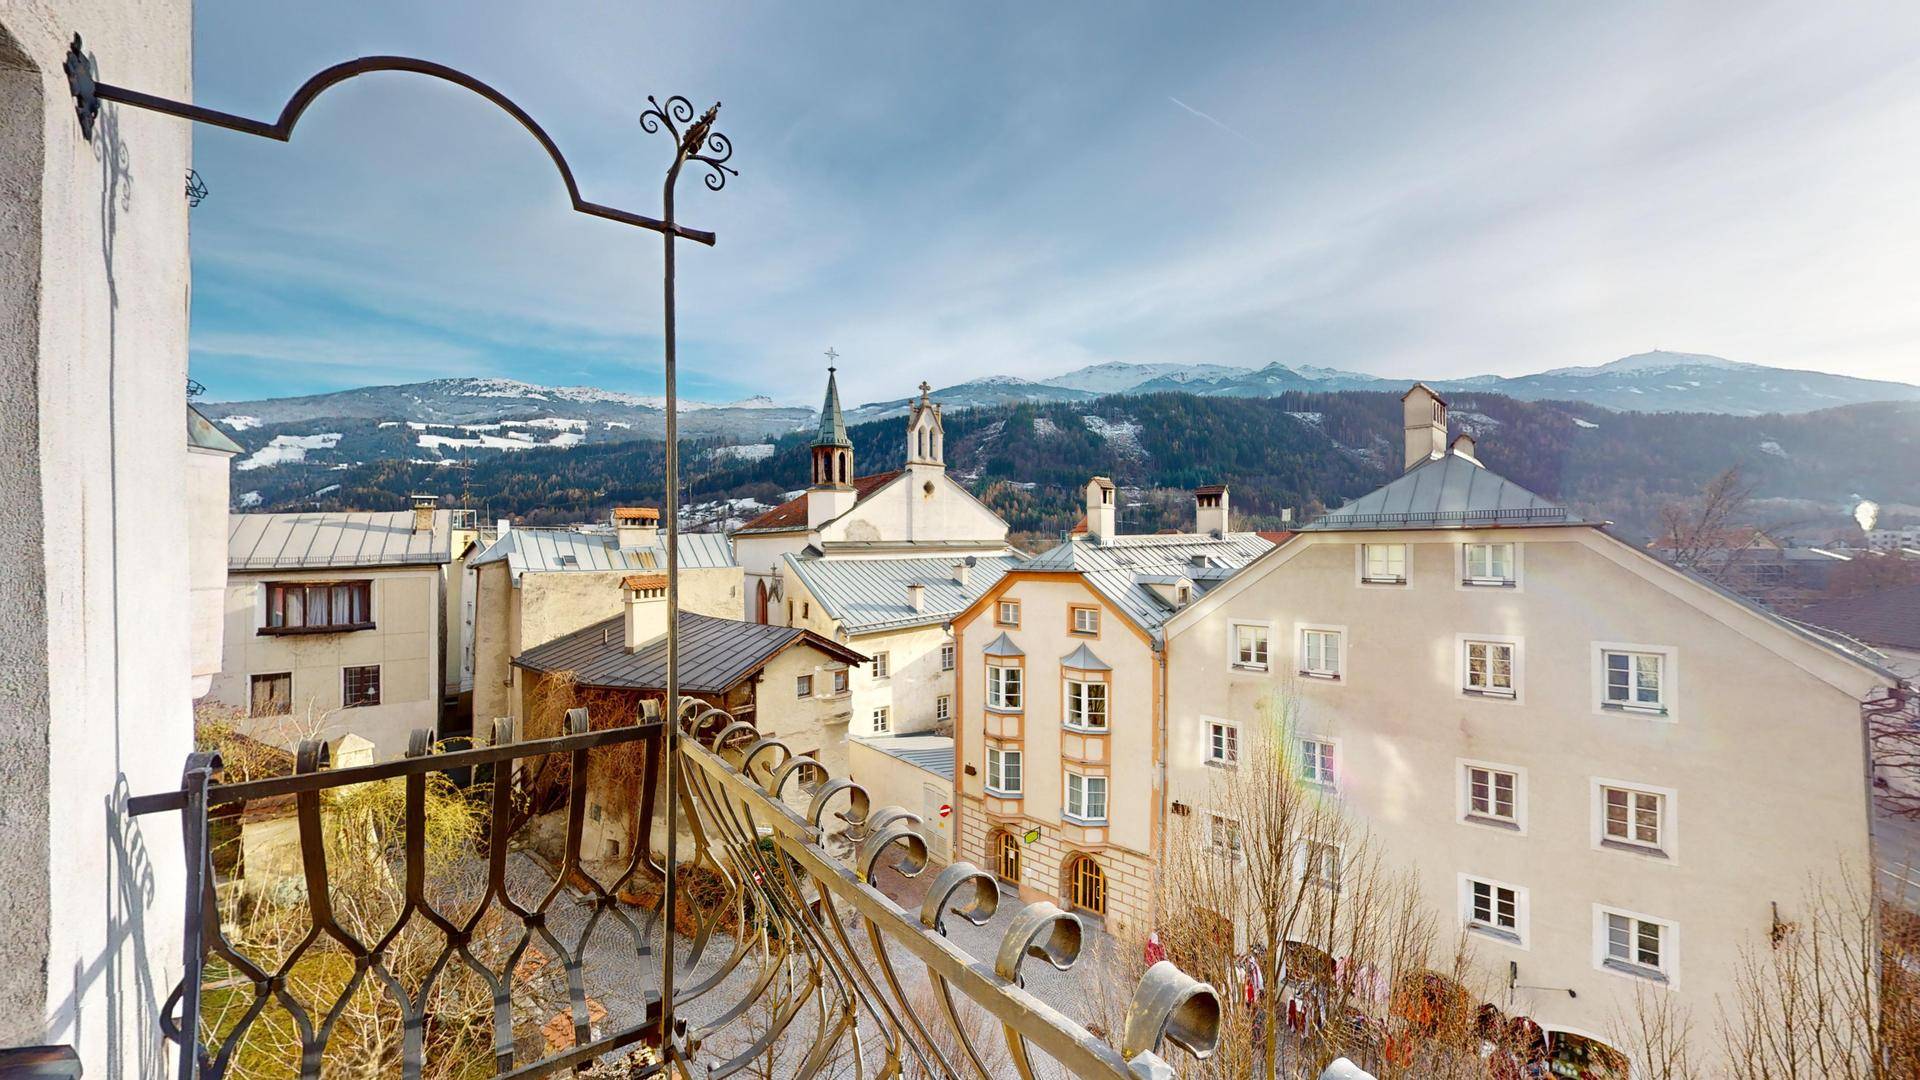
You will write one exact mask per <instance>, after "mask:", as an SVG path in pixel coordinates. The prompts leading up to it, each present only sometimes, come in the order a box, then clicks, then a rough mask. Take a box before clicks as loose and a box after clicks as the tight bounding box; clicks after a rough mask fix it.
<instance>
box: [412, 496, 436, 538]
mask: <svg viewBox="0 0 1920 1080" xmlns="http://www.w3.org/2000/svg"><path fill="white" fill-rule="evenodd" d="M439 502H440V496H438V495H415V496H414V497H413V531H414V532H417V533H430V532H432V531H433V508H434V507H435V506H436V505H438V504H439Z"/></svg>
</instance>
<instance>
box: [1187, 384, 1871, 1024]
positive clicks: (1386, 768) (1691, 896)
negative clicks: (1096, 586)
mask: <svg viewBox="0 0 1920 1080" xmlns="http://www.w3.org/2000/svg"><path fill="white" fill-rule="evenodd" d="M1405 412H1406V428H1407V453H1406V471H1405V473H1404V474H1403V475H1402V476H1401V477H1399V478H1398V479H1396V480H1394V481H1393V482H1391V483H1389V484H1387V485H1386V486H1385V487H1383V488H1380V489H1378V490H1376V491H1375V492H1373V493H1371V494H1369V495H1366V496H1364V497H1362V498H1360V499H1357V500H1355V501H1353V502H1351V503H1349V504H1347V505H1346V506H1343V507H1342V508H1340V509H1339V510H1336V511H1334V512H1332V513H1330V514H1328V515H1326V516H1325V517H1323V518H1322V519H1320V520H1319V521H1317V522H1314V523H1312V524H1310V525H1308V526H1306V527H1305V528H1304V529H1303V530H1302V532H1301V533H1300V534H1299V535H1297V536H1295V537H1294V538H1293V539H1292V540H1290V541H1289V542H1288V543H1286V544H1284V545H1281V546H1280V547H1278V548H1276V549H1274V550H1273V551H1271V552H1269V553H1267V554H1266V555H1264V556H1263V557H1261V558H1260V559H1258V560H1256V561H1255V562H1253V563H1252V564H1251V565H1249V566H1248V567H1247V568H1246V569H1245V570H1243V571H1242V572H1240V573H1239V574H1237V575H1235V576H1234V577H1233V578H1232V579H1231V580H1229V581H1227V582H1225V583H1224V584H1222V585H1221V586H1220V587H1219V588H1217V589H1214V590H1212V591H1210V592H1208V593H1206V594H1204V595H1200V596H1197V597H1196V598H1195V599H1194V601H1193V602H1192V603H1191V604H1189V605H1187V606H1186V607H1184V608H1183V609H1182V610H1180V611H1179V612H1178V613H1177V614H1174V615H1172V617H1171V618H1169V619H1168V620H1167V623H1166V627H1165V633H1166V637H1167V640H1168V649H1167V684H1168V685H1169V686H1170V687H1173V688H1175V689H1173V690H1172V691H1171V692H1170V693H1169V695H1168V700H1167V720H1166V732H1167V736H1166V737H1167V743H1168V746H1167V752H1166V765H1167V785H1166V793H1165V800H1166V802H1165V805H1164V806H1162V807H1160V808H1159V809H1160V811H1161V812H1163V813H1165V812H1168V811H1170V810H1174V809H1182V810H1187V811H1188V812H1197V813H1206V812H1207V809H1208V799H1209V797H1210V794H1211V793H1212V792H1213V791H1215V790H1216V789H1215V787H1214V782H1215V779H1216V777H1218V776H1219V775H1221V772H1222V770H1231V769H1232V768H1234V767H1235V766H1236V763H1237V754H1238V747H1239V746H1240V745H1242V743H1243V742H1244V741H1245V740H1244V738H1243V733H1245V732H1247V731H1248V730H1249V727H1250V726H1251V725H1257V724H1261V723H1263V722H1265V718H1266V717H1268V716H1269V715H1272V714H1270V713H1269V712H1266V711H1263V710H1262V708H1261V706H1262V703H1263V702H1266V701H1269V700H1273V699H1284V700H1286V701H1288V702H1289V703H1290V704H1291V705H1292V707H1293V714H1294V716H1295V720H1294V730H1293V732H1292V734H1291V737H1294V738H1297V739H1299V740H1300V745H1299V746H1298V747H1297V748H1296V749H1297V752H1298V753H1297V756H1298V759H1299V761H1300V768H1301V771H1302V776H1301V782H1302V783H1305V784H1310V785H1313V786H1314V787H1315V788H1316V789H1318V790H1319V791H1321V792H1323V793H1325V794H1327V795H1328V796H1330V797H1334V798H1337V799H1338V800H1339V802H1340V803H1341V804H1342V805H1343V806H1344V807H1346V808H1347V809H1348V810H1350V811H1351V812H1352V813H1353V814H1354V815H1355V816H1356V818H1357V820H1358V821H1359V823H1360V824H1361V826H1362V827H1363V828H1364V829H1365V830H1367V831H1368V832H1369V833H1370V834H1371V835H1372V837H1373V838H1374V839H1375V840H1376V841H1377V843H1378V844H1379V845H1380V850H1381V852H1382V853H1383V854H1384V856H1385V858H1386V860H1387V864H1388V865H1390V866H1395V867H1409V868H1413V869H1415V870H1417V871H1418V873H1419V876H1420V879H1421V882H1422V884H1423V886H1424V889H1425V891H1426V895H1427V898H1428V900H1429V901H1430V903H1431V904H1432V905H1433V907H1434V909H1435V913H1436V915H1437V916H1438V917H1439V918H1440V919H1441V921H1442V925H1451V926H1461V927H1464V928H1466V930H1467V932H1468V936H1469V938H1470V940H1471V941H1472V943H1473V947H1474V954H1475V958H1476V962H1477V963H1479V964H1481V965H1483V966H1484V969H1485V974H1486V981H1487V983H1488V985H1496V986H1499V987H1502V988H1508V987H1511V989H1506V990H1504V992H1503V994H1502V996H1501V997H1500V999H1499V1000H1497V1001H1495V1004H1496V1005H1498V1006H1499V1007H1500V1008H1502V1009H1503V1010H1505V1011H1506V1012H1507V1013H1508V1014H1509V1015H1525V1016H1529V1017H1531V1018H1533V1019H1534V1020H1535V1021H1537V1022H1538V1023H1539V1024H1541V1025H1542V1026H1543V1027H1544V1028H1545V1029H1546V1030H1547V1031H1548V1032H1549V1034H1550V1036H1551V1037H1552V1041H1553V1048H1554V1052H1555V1053H1556V1054H1557V1053H1562V1052H1565V1053H1569V1054H1571V1053H1574V1052H1577V1050H1576V1048H1577V1047H1578V1046H1579V1045H1580V1044H1581V1041H1582V1040H1583V1039H1595V1040H1600V1041H1602V1042H1608V1041H1614V1042H1615V1045H1624V1044H1623V1043H1620V1042H1618V1041H1616V1040H1617V1035H1616V1030H1617V1023H1618V1020H1619V1017H1621V1016H1622V1015H1625V1014H1631V1012H1632V1002H1633V999H1634V995H1635V993H1636V992H1637V991H1652V992H1654V993H1657V994H1661V995H1674V996H1676V997H1677V998H1678V1003H1679V1004H1681V1005H1683V1006H1684V1007H1685V1008H1686V1009H1688V1010H1689V1011H1690V1012H1691V1014H1692V1015H1693V1017H1694V1018H1695V1020H1696V1025H1695V1027H1696V1034H1698V1035H1699V1036H1701V1038H1702V1039H1703V1040H1710V1039H1711V1033H1712V1030H1713V1026H1712V1025H1713V1020H1714V1018H1715V1016H1716V1015H1717V1013H1716V1007H1717V1006H1716V1002H1717V1001H1724V1000H1730V999H1731V996H1732V994H1733V992H1734V977H1735V971H1736V967H1737V964H1738V961H1739V957H1740V954H1741V951H1742V950H1743V949H1764V948H1765V947H1766V946H1767V943H1768V934H1769V932H1770V931H1771V930H1772V929H1773V928H1774V927H1775V925H1776V923H1775V920H1776V919H1780V920H1785V921H1787V922H1793V921H1796V920H1799V919H1802V918H1803V917H1804V915H1805V913H1806V912H1805V907H1804V905H1803V898H1804V896H1805V891H1806V889H1807V888H1808V886H1809V883H1810V882H1816V881H1824V882H1826V883H1828V885H1829V886H1832V887H1838V884H1837V879H1838V875H1840V874H1842V873H1855V874H1859V873H1864V872H1865V870H1866V868H1867V867H1868V865H1869V859H1868V855H1869V852H1868V821H1869V806H1868V790H1867V786H1866V784H1865V782H1864V779H1863V778H1864V777H1865V775H1866V772H1867V760H1866V750H1865V745H1864V739H1863V735H1862V730H1863V729H1862V719H1861V702H1862V699H1863V698H1865V697H1867V696H1869V695H1870V694H1872V693H1873V692H1874V690H1875V688H1876V687H1879V686H1884V685H1886V684H1888V683H1889V681H1890V680H1891V678H1892V676H1891V675H1890V674H1889V673H1888V672H1885V671H1883V670H1879V669H1877V668H1875V667H1874V666H1872V665H1870V664H1869V663H1867V662H1865V661H1863V660H1862V659H1861V658H1859V657H1858V656H1856V655H1853V654H1851V653H1849V652H1847V651H1845V650H1843V649H1841V648H1839V647H1837V646H1836V645H1835V644H1834V643H1833V642H1831V641H1829V640H1826V639H1823V638H1820V637H1816V636H1814V635H1811V634H1809V633H1807V632H1806V631H1804V630H1802V629H1800V628H1798V627H1796V626H1794V625H1792V624H1789V623H1786V622H1785V621H1783V620H1781V619H1779V618H1777V617H1774V616H1772V615H1771V614H1769V613H1767V612H1766V611H1764V610H1762V609H1760V608H1758V607H1756V606H1754V605H1752V604H1750V603H1748V602H1746V601H1743V600H1741V599H1740V598H1738V597H1737V596H1735V595H1734V594H1732V593H1730V592H1727V591H1724V590H1722V589H1719V588H1717V587H1715V586H1713V585H1710V584H1708V583H1706V582H1705V581H1704V580H1702V579H1699V578H1696V577H1693V576H1690V575H1687V574H1685V573H1682V572H1680V571H1678V570H1675V569H1674V568H1672V567H1670V566H1668V565H1667V564H1665V563H1663V562H1661V561H1659V560H1657V559H1655V558H1653V557H1652V556H1650V555H1649V554H1648V553H1647V552H1646V551H1644V550H1643V549H1641V548H1639V547H1637V546H1635V545H1632V544H1629V543H1626V542H1623V541H1621V540H1619V539H1616V538H1615V537H1614V536H1612V535H1610V534H1609V533H1608V532H1607V531H1605V529H1604V528H1602V527H1601V525H1602V524H1603V523H1597V522H1591V521H1584V520H1581V519H1580V518H1578V517H1577V516H1576V515H1574V514H1573V513H1571V512H1569V511H1568V510H1566V509H1565V508H1563V507H1560V506H1558V505H1555V504H1553V503H1552V502H1550V501H1549V500H1546V499H1543V498H1541V497H1540V496H1538V495H1535V494H1533V493H1531V492H1529V491H1526V490H1525V489H1522V488H1520V487H1519V486H1518V485H1516V484H1513V483H1512V482H1510V481H1508V480H1506V479H1504V478H1503V477H1500V476H1498V475H1497V474H1494V473H1493V472H1491V471H1489V470H1488V469H1486V468H1485V467H1484V466H1483V465H1481V463H1480V462H1479V461H1478V459H1477V458H1476V457H1475V456H1474V447H1473V442H1472V439H1471V438H1470V437H1467V436H1462V437H1460V438H1459V439H1458V440H1456V441H1455V442H1454V443H1452V445H1451V446H1449V444H1448V443H1447V427H1446V406H1445V403H1444V402H1443V401H1442V400H1441V399H1440V398H1439V397H1438V396H1437V395H1435V394H1433V393H1432V392H1431V391H1429V390H1427V389H1426V388H1425V387H1418V386H1417V387H1415V388H1414V390H1412V391H1410V392H1409V394H1408V396H1407V398H1406V399H1405ZM1697 1049H1698V1050H1699V1051H1700V1052H1701V1053H1703V1054H1705V1055H1706V1056H1708V1057H1712V1056H1713V1055H1714V1054H1717V1052H1718V1050H1719V1047H1718V1044H1717V1043H1712V1044H1711V1045H1709V1044H1708V1042H1705V1041H1703V1043H1702V1045H1701V1046H1700V1047H1699V1048H1697Z"/></svg>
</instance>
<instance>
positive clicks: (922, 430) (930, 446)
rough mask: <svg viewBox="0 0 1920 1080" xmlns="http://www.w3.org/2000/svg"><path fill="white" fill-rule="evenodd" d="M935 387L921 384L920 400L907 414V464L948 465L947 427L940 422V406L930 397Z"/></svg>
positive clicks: (941, 466) (940, 466)
mask: <svg viewBox="0 0 1920 1080" xmlns="http://www.w3.org/2000/svg"><path fill="white" fill-rule="evenodd" d="M932 391H933V387H932V386H931V385H929V384H928V383H925V382H922V383H921V384H920V400H918V401H916V402H914V403H913V408H912V410H911V411H910V412H909V413H908V414H907V464H908V465H930V466H935V467H938V468H945V467H946V440H947V432H946V427H945V425H943V424H942V423H941V422H940V406H938V405H935V404H934V403H933V402H932V400H930V399H929V398H928V394H930V393H931V392H932Z"/></svg>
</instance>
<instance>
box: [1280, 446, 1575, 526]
mask: <svg viewBox="0 0 1920 1080" xmlns="http://www.w3.org/2000/svg"><path fill="white" fill-rule="evenodd" d="M1590 524H1594V523H1593V522H1587V521H1582V520H1581V519H1580V518H1579V517H1577V516H1575V515H1574V514H1573V513H1572V512H1571V511H1569V510H1568V509H1567V508H1566V507H1564V506H1561V505H1559V504H1558V503H1555V502H1552V501H1551V500H1548V499H1545V498H1542V497H1540V496H1539V495H1535V494H1534V493H1533V492H1531V491H1528V490H1527V489H1526V488H1523V487H1521V486H1520V485H1519V484H1516V483H1514V482H1513V481H1511V480H1509V479H1507V478H1506V477H1504V476H1501V475H1500V474H1499V473H1496V472H1494V471H1493V470H1491V469H1489V468H1487V467H1486V466H1484V465H1482V464H1480V463H1479V462H1478V461H1476V460H1474V459H1473V458H1471V457H1468V456H1467V455H1465V454H1460V453H1451V452H1450V453H1448V454H1446V455H1445V456H1443V457H1437V458H1431V459H1429V460H1427V461H1424V462H1422V463H1420V464H1419V465H1416V466H1414V467H1413V468H1411V469H1408V470H1407V471H1406V472H1405V473H1402V474H1401V475H1400V476H1399V477H1397V478H1395V479H1394V480H1392V481H1391V482H1389V483H1387V484H1385V485H1384V486H1381V487H1378V488H1375V489H1374V490H1372V491H1370V492H1368V493H1367V494H1365V495H1362V496H1360V497H1359V498H1357V499H1354V500H1353V501H1352V502H1349V503H1347V504H1346V505H1345V506H1342V507H1340V508H1339V509H1338V510H1334V511H1332V512H1331V513H1328V514H1326V515H1325V516H1323V517H1321V518H1320V519H1319V520H1318V521H1314V522H1311V523H1309V524H1307V525H1303V526H1301V528H1302V529H1312V530H1317V531H1321V532H1326V531H1332V530H1340V529H1462V528H1476V527H1482V526H1489V525H1590Z"/></svg>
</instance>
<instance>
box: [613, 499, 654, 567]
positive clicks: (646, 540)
mask: <svg viewBox="0 0 1920 1080" xmlns="http://www.w3.org/2000/svg"><path fill="white" fill-rule="evenodd" d="M613 533H614V536H615V537H617V538H618V539H619V541H620V550H622V551H637V550H639V549H641V548H650V547H652V546H654V544H655V542H656V541H658V540H659V537H660V511H658V510H656V509H654V508H653V507H651V506H616V507H614V508H613ZM642 565H644V564H642Z"/></svg>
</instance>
